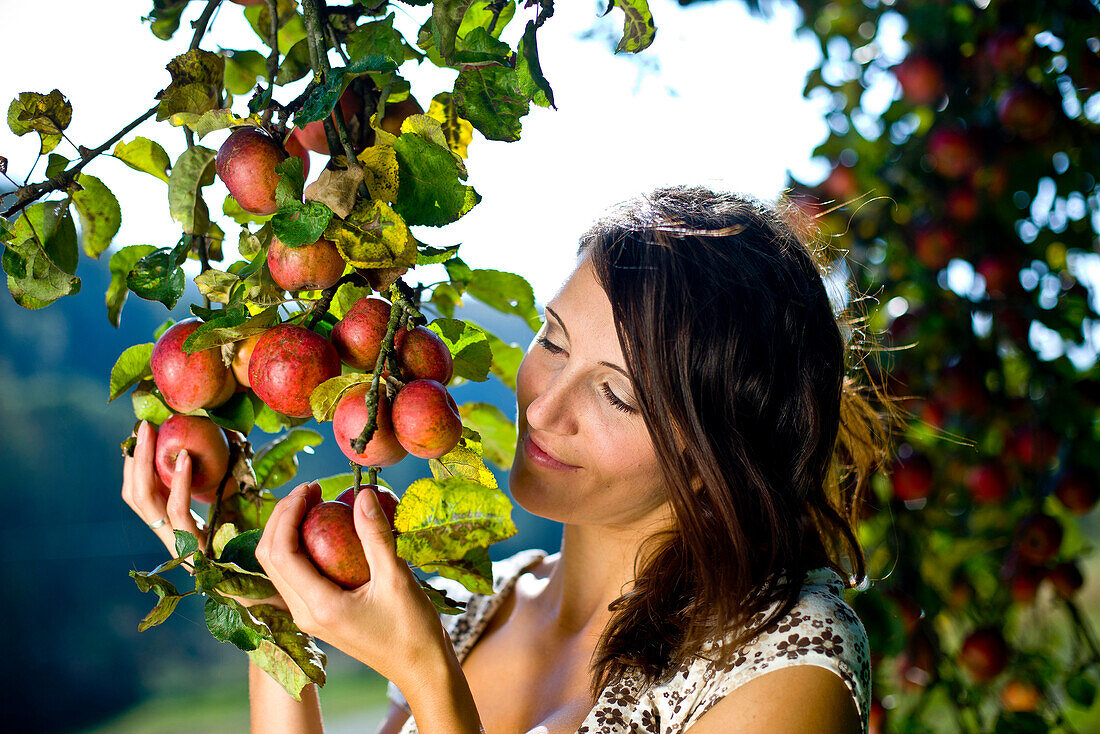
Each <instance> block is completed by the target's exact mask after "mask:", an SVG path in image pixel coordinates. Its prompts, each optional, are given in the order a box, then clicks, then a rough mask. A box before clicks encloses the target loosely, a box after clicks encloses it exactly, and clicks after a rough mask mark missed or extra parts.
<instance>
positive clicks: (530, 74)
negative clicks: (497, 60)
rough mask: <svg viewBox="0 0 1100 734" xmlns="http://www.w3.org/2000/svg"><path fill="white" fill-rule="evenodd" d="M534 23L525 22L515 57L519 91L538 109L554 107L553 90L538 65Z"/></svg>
mask: <svg viewBox="0 0 1100 734" xmlns="http://www.w3.org/2000/svg"><path fill="white" fill-rule="evenodd" d="M535 29H536V26H535V23H534V21H528V22H527V28H526V29H525V30H524V31H523V38H521V39H520V41H519V54H518V55H517V57H516V76H517V77H518V80H519V88H520V91H522V92H523V94H524V96H525V97H527V99H529V100H531V101H532V102H534V103H535V104H537V105H539V106H540V107H554V90H553V89H551V88H550V82H548V81H546V77H545V76H543V74H542V66H541V65H540V64H539V50H538V44H537V41H536V40H535Z"/></svg>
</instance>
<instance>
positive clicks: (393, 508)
mask: <svg viewBox="0 0 1100 734" xmlns="http://www.w3.org/2000/svg"><path fill="white" fill-rule="evenodd" d="M363 489H372V490H374V496H375V497H377V498H378V504H379V505H381V506H382V512H383V513H384V514H385V515H386V519H387V520H389V521H390V528H391V529H392V530H393V534H394V535H397V534H398V533H397V527H396V526H395V525H394V524H393V518H394V515H395V514H396V513H397V505H398V504H400V502H401V499H400V498H399V497H398V496H397V495H396V494H394V493H393V491H392V490H390V489H387V488H386V487H382V486H379V485H377V484H364V485H363V486H362V487H360V490H363ZM336 501H337V502H343V503H344V504H345V505H347V506H348V507H354V506H355V487H348V488H347V489H345V490H344V491H343V492H341V493H340V496H339V497H337V498H336Z"/></svg>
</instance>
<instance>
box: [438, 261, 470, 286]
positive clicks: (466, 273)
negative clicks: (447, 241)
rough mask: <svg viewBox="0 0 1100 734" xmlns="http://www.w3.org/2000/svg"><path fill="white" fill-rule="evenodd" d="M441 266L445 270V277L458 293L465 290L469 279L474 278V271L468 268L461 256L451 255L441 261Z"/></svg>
mask: <svg viewBox="0 0 1100 734" xmlns="http://www.w3.org/2000/svg"><path fill="white" fill-rule="evenodd" d="M443 267H444V268H446V270H447V277H448V278H449V279H450V281H451V286H452V287H453V288H454V289H455V291H457V292H458V294H459V295H461V294H463V293H465V292H466V286H468V285H469V284H470V281H471V280H473V279H474V271H473V270H471V269H470V266H469V265H467V264H466V263H465V262H464V261H463V260H462V258H460V257H453V258H451V259H450V260H447V261H445V262H444V263H443Z"/></svg>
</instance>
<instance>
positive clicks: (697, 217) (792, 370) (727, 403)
mask: <svg viewBox="0 0 1100 734" xmlns="http://www.w3.org/2000/svg"><path fill="white" fill-rule="evenodd" d="M545 310H546V320H545V325H544V327H543V329H542V330H540V332H539V333H538V334H537V335H536V337H535V340H534V343H533V345H532V347H531V349H529V350H528V352H527V354H526V355H525V357H524V359H523V362H522V364H521V366H520V369H519V374H518V377H517V390H516V394H517V403H518V413H517V429H518V439H519V441H518V446H517V451H516V457H515V461H514V463H513V465H512V470H511V473H510V475H509V487H510V490H511V493H512V496H513V497H514V499H515V501H516V502H518V503H519V504H520V505H521V506H523V507H524V508H526V509H527V510H529V511H531V512H532V513H535V514H538V515H541V516H543V517H547V518H550V519H552V520H556V521H559V522H561V523H563V525H564V530H563V536H562V544H561V551H560V552H559V553H557V554H554V555H551V556H547V555H545V554H544V553H542V552H541V551H528V552H525V553H521V554H519V555H517V556H515V557H513V558H511V559H508V560H506V561H503V562H500V563H497V564H494V576H495V579H494V588H495V592H494V594H493V595H491V596H480V595H475V596H473V597H472V598H471V599H470V602H469V605H468V607H467V609H466V611H465V612H464V613H463V614H462V615H460V616H458V617H456V618H447V619H446V620H445V624H446V625H447V629H444V628H443V627H442V626H441V625H440V622H439V619H438V617H437V616H436V614H435V612H434V610H433V608H432V606H431V604H430V603H429V602H428V601H427V599H426V598H425V597H424V595H423V594H422V593H421V592H420V590H419V589H418V587H417V584H416V581H415V579H414V577H413V575H412V573H411V571H410V570H409V568H408V567H407V565H406V564H405V563H404V562H403V561H402V560H401V559H400V558H398V557H397V556H396V555H395V554H394V550H393V541H392V537H391V535H390V532H389V527H388V525H387V522H386V520H385V518H384V517H383V516H382V513H381V511H380V508H379V507H378V503H377V500H376V499H375V498H374V495H373V493H371V492H362V493H360V495H359V497H358V499H357V500H356V505H355V522H356V529H357V531H358V532H359V535H360V538H361V540H362V541H363V545H364V549H365V552H366V555H367V560H368V562H369V564H370V567H371V573H372V578H371V580H370V581H369V582H368V583H367V584H365V585H364V586H363V587H361V588H359V589H355V590H353V591H343V590H341V589H339V588H338V587H336V586H335V585H334V584H332V583H330V582H328V581H327V580H326V579H324V578H323V577H321V576H320V575H319V574H318V573H317V572H316V570H315V569H314V568H313V566H312V565H311V564H310V562H309V561H308V560H307V559H306V558H305V557H304V556H303V555H302V554H301V552H300V551H299V549H298V546H297V537H298V533H297V527H298V524H299V522H300V521H301V518H302V517H303V515H304V513H305V512H306V510H307V508H308V507H309V506H311V505H312V504H313V503H315V502H316V501H318V497H319V489H318V488H317V486H316V485H312V484H306V485H301V486H299V487H298V488H297V489H295V490H294V491H293V492H292V493H291V494H290V495H288V496H287V497H286V498H285V499H284V500H282V501H280V502H279V503H278V505H277V506H276V508H275V510H274V512H273V514H272V516H271V519H270V521H269V523H268V525H267V527H266V528H265V530H264V534H263V538H262V540H261V543H260V546H259V548H258V549H257V557H258V558H259V560H260V562H261V564H262V565H263V567H264V569H265V570H266V571H267V572H268V574H269V575H270V576H271V578H272V580H273V582H274V584H275V586H276V588H277V589H278V590H279V592H280V594H281V598H282V600H283V601H284V602H285V604H286V606H287V607H288V608H289V609H290V611H291V612H292V613H293V615H294V618H295V620H296V621H297V622H298V624H299V625H300V626H301V627H302V629H303V630H305V631H307V632H309V633H310V634H313V635H315V636H317V637H319V638H320V639H322V640H325V641H326V642H328V643H329V644H332V645H333V646H335V647H337V648H339V649H341V650H343V651H345V652H347V653H348V654H350V655H352V656H353V657H356V658H357V659H359V660H361V661H362V662H364V663H365V664H366V665H369V666H370V667H372V668H374V669H375V670H377V671H378V672H379V673H381V674H382V675H384V676H385V677H387V678H388V679H389V680H391V681H393V683H394V685H392V686H391V698H392V699H393V704H392V706H391V708H390V712H389V715H388V717H387V719H386V721H385V722H384V723H383V725H382V727H381V730H380V731H381V732H387V733H391V732H398V731H400V732H404V733H409V732H413V731H419V732H421V734H428V733H429V732H440V733H446V734H456V733H458V732H471V734H474V733H476V732H478V731H485V732H488V734H498V733H499V734H510V733H513V732H540V733H541V734H571V733H573V732H577V733H578V734H595V733H596V732H627V731H630V732H634V731H638V732H690V733H691V734H709V733H710V732H726V733H729V732H746V733H747V732H779V731H782V732H792V733H798V732H806V733H808V732H816V733H818V734H822V733H824V734H851V733H852V732H859V731H866V730H867V725H868V724H867V722H868V718H867V717H868V708H869V700H870V699H869V696H870V663H869V658H868V649H867V639H866V633H865V632H864V630H863V627H862V625H861V624H860V622H859V620H858V618H857V617H856V616H855V614H854V613H853V612H852V610H851V608H850V607H848V606H847V604H845V602H844V600H843V598H842V597H841V595H840V592H841V590H842V589H843V586H844V583H843V582H842V580H841V579H842V577H846V578H851V577H850V576H849V571H850V570H853V569H854V571H853V572H854V579H853V582H854V581H859V582H864V581H866V574H865V566H864V559H863V555H862V551H861V549H860V546H859V543H858V541H857V539H856V537H855V535H854V533H853V530H852V522H853V520H854V518H855V517H856V516H857V514H858V510H859V505H860V503H861V502H862V494H863V491H864V490H865V487H866V482H867V480H868V478H869V474H870V472H871V471H873V469H874V467H875V465H876V464H877V462H880V461H881V460H882V459H883V458H884V457H885V440H886V437H885V433H886V430H887V428H888V427H889V426H890V422H889V421H888V420H886V419H884V418H883V417H881V416H880V415H879V414H878V413H876V412H875V411H874V410H873V409H872V408H871V406H870V404H869V403H868V402H867V400H866V399H864V398H863V397H862V395H861V394H860V392H859V390H858V389H857V388H856V387H855V385H854V383H853V382H852V381H851V380H850V379H849V377H847V376H846V371H847V366H846V362H850V361H851V360H850V359H849V360H846V359H845V348H846V347H845V339H844V337H843V336H842V332H841V327H842V326H843V327H844V328H850V327H851V324H848V323H843V324H838V321H837V317H836V316H835V315H834V312H833V309H832V307H831V305H830V302H829V299H828V297H827V294H826V289H825V286H824V283H823V280H822V275H821V269H820V267H819V266H818V264H817V263H816V261H815V258H814V256H813V254H812V253H811V251H810V250H809V249H808V248H807V247H806V245H805V244H804V243H803V242H802V241H801V240H800V239H799V237H798V236H796V234H795V233H794V232H793V231H792V229H791V228H790V227H789V226H788V225H787V224H786V223H785V221H784V219H783V218H782V217H781V216H780V215H779V214H778V213H777V212H776V211H775V210H773V209H771V208H768V207H766V206H764V205H762V204H760V203H758V202H755V201H752V200H749V199H746V198H743V197H739V196H736V195H732V194H720V193H714V192H711V191H709V190H706V189H701V188H672V189H663V190H658V191H656V192H654V193H653V194H651V195H649V196H646V197H642V198H639V199H636V200H634V201H631V202H628V203H626V204H624V205H622V206H620V207H619V208H617V209H615V210H613V211H612V212H610V213H609V214H608V215H607V216H606V217H604V218H603V219H601V220H600V221H599V222H597V223H596V224H595V225H594V226H593V227H592V229H591V230H590V231H589V232H588V233H587V234H586V235H585V236H584V237H582V239H581V247H580V256H579V259H578V265H577V268H576V270H575V271H574V272H573V274H572V275H571V276H570V277H569V279H568V280H567V281H566V283H565V284H564V285H563V286H562V288H561V290H560V291H559V292H558V294H557V295H556V296H555V297H554V298H553V299H552V300H551V301H550V302H549V303H548V304H547V305H546V309H545ZM879 397H881V395H879ZM884 405H885V403H884ZM149 430H150V429H147V428H143V429H142V431H143V432H144V433H145V435H144V436H142V435H139V448H138V452H137V455H136V456H135V459H134V460H133V463H134V466H135V467H140V466H143V462H145V463H148V461H149V459H148V458H147V454H148V453H149V452H150V449H149V448H148V444H150V443H151V442H150V441H149ZM143 446H144V449H143ZM184 468H186V459H185V460H184V463H183V464H181V466H180V469H184ZM147 473H148V472H147V471H144V470H142V469H137V468H134V467H131V466H130V463H129V462H128V464H127V472H126V476H127V480H126V486H124V489H123V494H124V497H125V498H126V499H127V502H129V503H130V504H131V506H132V507H134V509H135V510H136V511H137V512H138V514H139V515H141V516H142V517H143V518H144V519H145V520H146V521H155V520H156V519H157V518H159V517H162V516H166V517H167V520H168V523H167V524H166V525H165V527H164V528H160V529H158V532H159V533H164V535H163V536H162V537H163V538H164V539H165V542H166V545H168V546H169V548H171V547H172V546H171V544H170V543H169V542H168V541H169V540H170V537H171V532H170V531H171V529H172V528H183V529H188V530H191V531H192V532H197V528H195V526H194V522H193V521H192V520H191V516H190V513H189V499H190V497H189V493H188V487H187V480H186V477H187V476H188V475H189V471H178V472H177V476H178V477H180V478H179V479H178V480H177V481H176V483H175V485H174V486H173V488H172V493H171V496H170V499H169V501H168V504H167V507H166V508H165V507H164V503H163V501H160V505H159V506H158V505H157V504H156V503H157V501H158V500H157V497H158V495H156V492H155V491H154V490H153V489H151V488H150V487H146V486H144V485H145V483H146V482H143V481H141V480H140V477H142V476H144V475H145V474H147ZM153 524H156V523H155V522H154V523H153ZM166 530H167V532H166ZM846 566H847V567H850V568H846ZM250 680H251V684H250V690H251V701H252V711H253V731H255V732H320V731H322V726H321V716H320V708H319V704H318V700H317V695H316V691H315V690H313V689H309V690H307V692H306V695H304V696H303V701H302V702H301V703H299V702H296V701H294V700H292V699H291V698H290V697H288V696H287V695H286V694H285V693H284V692H283V691H282V689H281V688H280V687H279V686H278V685H277V684H275V683H274V682H273V681H271V680H270V679H268V678H267V676H266V675H264V674H263V673H262V672H259V671H257V670H255V669H253V670H252V671H251V675H250ZM410 714H411V718H410Z"/></svg>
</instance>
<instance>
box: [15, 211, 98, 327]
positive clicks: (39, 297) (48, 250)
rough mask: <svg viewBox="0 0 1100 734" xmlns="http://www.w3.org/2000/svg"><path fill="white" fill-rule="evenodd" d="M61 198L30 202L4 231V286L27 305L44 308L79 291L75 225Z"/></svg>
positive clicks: (19, 301)
mask: <svg viewBox="0 0 1100 734" xmlns="http://www.w3.org/2000/svg"><path fill="white" fill-rule="evenodd" d="M62 204H63V203H62V202H42V203H38V204H32V205H31V206H29V207H27V208H26V209H25V210H24V211H23V216H21V217H20V218H19V219H18V220H16V222H15V224H14V225H12V227H11V230H10V231H9V232H8V233H6V238H7V242H6V245H5V247H4V254H3V267H4V272H5V273H7V275H8V290H9V291H10V292H11V295H12V298H13V299H14V300H15V302H16V303H17V304H19V305H20V306H22V307H23V308H27V309H39V308H45V307H46V306H48V305H50V304H51V303H53V302H54V301H56V300H57V299H58V298H61V297H62V296H67V295H70V294H73V293H78V292H79V291H80V278H77V277H76V276H75V275H73V273H75V272H76V264H77V258H78V257H79V250H78V248H77V244H76V227H75V226H74V225H73V219H72V215H71V214H70V213H69V209H68V207H65V206H63V205H62Z"/></svg>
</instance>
